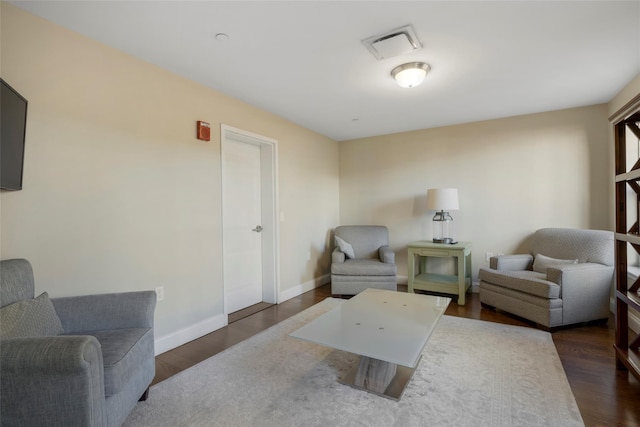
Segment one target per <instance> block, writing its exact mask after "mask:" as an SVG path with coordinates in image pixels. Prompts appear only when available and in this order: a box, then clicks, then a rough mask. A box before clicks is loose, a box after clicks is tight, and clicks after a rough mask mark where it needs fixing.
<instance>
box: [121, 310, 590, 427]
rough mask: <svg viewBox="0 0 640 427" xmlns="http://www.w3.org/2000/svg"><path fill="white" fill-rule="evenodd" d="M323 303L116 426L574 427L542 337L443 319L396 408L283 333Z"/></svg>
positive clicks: (179, 381) (210, 363)
mask: <svg viewBox="0 0 640 427" xmlns="http://www.w3.org/2000/svg"><path fill="white" fill-rule="evenodd" d="M342 302H343V300H339V299H333V298H328V299H326V300H324V301H323V302H321V303H319V304H316V305H315V306H313V307H311V308H309V309H307V310H305V311H303V312H301V313H299V314H297V315H296V316H294V317H291V318H289V319H287V320H285V321H283V322H281V323H279V324H277V325H275V326H273V327H271V328H269V329H267V330H265V331H263V332H261V333H260V334H258V335H255V336H253V337H251V338H249V339H248V340H246V341H243V342H241V343H239V344H237V345H235V346H233V347H231V348H229V349H227V350H225V351H223V352H221V353H219V354H217V355H215V356H214V357H211V358H210V359H207V360H205V361H203V362H201V363H199V364H198V365H196V366H193V367H191V368H189V369H188V370H186V371H183V372H181V373H179V374H177V375H175V376H173V377H171V378H169V379H167V380H165V381H163V382H161V383H159V384H157V385H155V386H154V387H152V388H151V392H150V396H149V400H148V401H146V402H140V403H138V404H137V406H136V407H135V408H134V410H133V412H132V413H131V414H130V416H129V417H128V419H127V420H126V422H125V424H124V425H125V426H234V427H238V426H266V427H269V426H278V427H280V426H323V427H324V426H402V427H406V426H470V427H471V426H473V427H476V426H490V427H500V426H504V427H506V426H509V427H516V426H527V427H529V426H553V427H559V426H583V425H584V424H583V421H582V418H581V416H580V411H579V410H578V407H577V405H576V401H575V398H574V396H573V394H572V392H571V388H570V387H569V383H568V381H567V378H566V375H565V373H564V370H563V368H562V364H561V362H560V359H559V357H558V353H557V351H556V348H555V346H554V344H553V341H552V339H551V335H550V334H549V333H547V332H544V331H539V330H536V329H530V328H524V327H518V326H509V325H501V324H497V323H491V322H484V321H479V320H471V319H464V318H457V317H451V316H443V317H442V319H441V320H440V323H439V324H438V325H437V327H436V329H435V330H434V332H433V335H432V336H431V338H430V339H429V341H428V343H427V346H426V347H425V349H424V352H423V357H422V361H421V362H420V365H419V367H418V369H417V370H416V372H415V374H414V376H413V378H412V380H411V382H410V383H409V385H408V386H407V389H406V390H405V392H404V395H403V397H402V399H401V400H400V401H399V402H396V401H393V400H389V399H386V398H383V397H379V396H376V395H373V394H370V393H367V392H363V391H361V390H356V389H354V388H352V387H349V386H346V385H342V384H340V383H339V382H338V379H339V378H341V377H343V376H344V375H345V374H347V373H348V371H349V370H350V369H351V368H352V367H353V366H354V365H355V364H356V363H357V360H358V357H357V356H356V355H353V354H350V353H346V352H343V351H339V350H334V349H331V348H327V347H323V346H320V345H315V344H312V343H308V342H304V341H300V340H297V339H294V338H291V337H289V336H288V334H289V333H291V332H293V331H295V330H296V329H298V328H299V327H301V326H302V325H304V324H306V323H307V322H309V321H310V320H312V319H314V318H316V317H317V316H319V315H320V314H322V313H325V312H327V311H328V310H331V309H332V308H334V307H337V306H338V305H339V304H341V303H342Z"/></svg>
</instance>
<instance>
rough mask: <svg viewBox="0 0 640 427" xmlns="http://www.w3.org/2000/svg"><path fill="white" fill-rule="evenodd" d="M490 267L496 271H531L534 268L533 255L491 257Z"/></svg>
mask: <svg viewBox="0 0 640 427" xmlns="http://www.w3.org/2000/svg"><path fill="white" fill-rule="evenodd" d="M489 265H490V267H491V268H493V269H494V270H509V271H522V270H531V267H532V266H533V255H531V254H516V255H500V256H494V257H491V259H490V261H489Z"/></svg>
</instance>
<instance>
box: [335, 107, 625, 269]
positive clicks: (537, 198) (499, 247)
mask: <svg viewBox="0 0 640 427" xmlns="http://www.w3.org/2000/svg"><path fill="white" fill-rule="evenodd" d="M609 148H610V142H609V125H608V122H607V105H604V104H603V105H596V106H591V107H584V108H575V109H569V110H562V111H552V112H547V113H541V114H532V115H526V116H518V117H511V118H505V119H498V120H490V121H484V122H478V123H469V124H464V125H457V126H450V127H443V128H436V129H426V130H420V131H415V132H407V133H399V134H393V135H386V136H378V137H372V138H364V139H358V140H352V141H346V142H341V143H340V223H341V224H385V225H387V226H388V227H389V232H390V240H391V242H390V243H391V246H392V247H393V249H394V250H395V251H396V254H397V255H396V256H397V258H396V262H397V264H398V274H399V275H402V276H405V278H406V274H407V258H406V245H407V243H408V242H410V241H413V240H421V239H431V238H432V234H431V232H432V224H431V222H432V221H431V218H432V217H433V212H428V211H426V209H425V204H426V190H427V188H437V187H456V188H458V191H459V198H460V210H459V211H455V212H452V216H453V218H454V230H455V234H454V237H456V238H457V239H459V240H467V241H471V242H472V243H473V258H472V260H473V275H474V280H475V278H476V277H477V272H478V269H479V268H480V267H483V266H488V263H487V262H486V261H485V253H486V252H493V253H498V252H501V253H505V254H508V253H513V252H516V251H518V250H519V249H520V248H521V247H522V244H523V241H524V239H525V238H526V237H527V236H528V235H530V233H532V232H533V231H534V230H536V229H538V228H541V227H550V226H553V227H579V228H600V229H612V220H611V214H610V202H609V200H610V194H611V190H612V185H613V184H612V182H613V181H612V176H613V175H612V174H613V171H612V167H611V162H612V158H611V152H610V149H609Z"/></svg>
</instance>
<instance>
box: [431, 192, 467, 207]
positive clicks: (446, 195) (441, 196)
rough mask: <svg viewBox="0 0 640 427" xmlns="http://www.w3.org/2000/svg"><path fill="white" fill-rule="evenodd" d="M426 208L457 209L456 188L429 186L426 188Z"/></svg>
mask: <svg viewBox="0 0 640 427" xmlns="http://www.w3.org/2000/svg"><path fill="white" fill-rule="evenodd" d="M427 209H429V210H433V211H457V210H458V209H460V207H459V205H458V189H457V188H430V189H428V190H427Z"/></svg>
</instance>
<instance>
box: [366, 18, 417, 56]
mask: <svg viewBox="0 0 640 427" xmlns="http://www.w3.org/2000/svg"><path fill="white" fill-rule="evenodd" d="M362 44H364V45H365V46H366V48H367V49H369V52H371V53H372V54H373V56H375V57H376V59H387V58H393V57H394V56H398V55H404V54H407V53H411V52H413V51H415V50H418V49H421V48H422V44H421V43H420V40H418V36H417V35H416V32H415V30H414V29H413V27H412V26H411V25H405V26H404V27H400V28H396V29H395V30H391V31H387V32H386V33H384V34H379V35H377V36H373V37H369V38H367V39H364V40H362Z"/></svg>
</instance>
